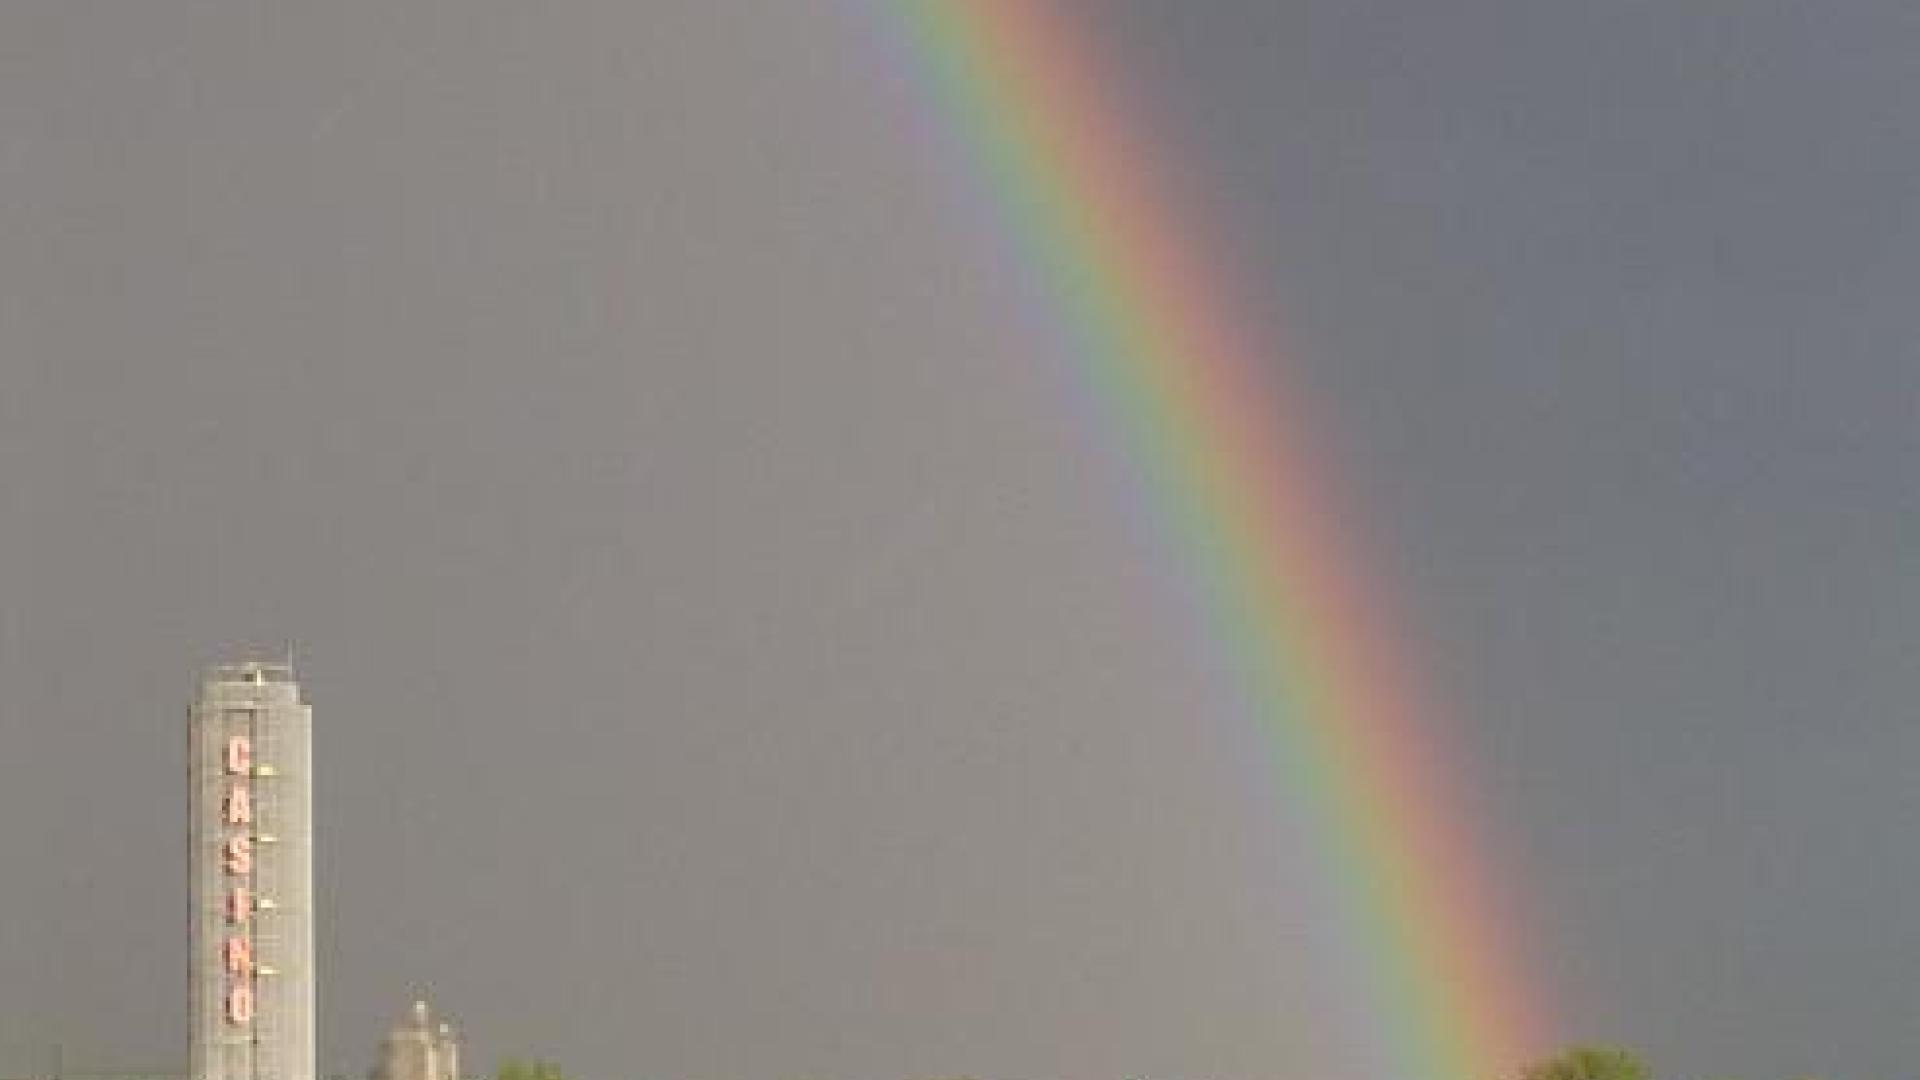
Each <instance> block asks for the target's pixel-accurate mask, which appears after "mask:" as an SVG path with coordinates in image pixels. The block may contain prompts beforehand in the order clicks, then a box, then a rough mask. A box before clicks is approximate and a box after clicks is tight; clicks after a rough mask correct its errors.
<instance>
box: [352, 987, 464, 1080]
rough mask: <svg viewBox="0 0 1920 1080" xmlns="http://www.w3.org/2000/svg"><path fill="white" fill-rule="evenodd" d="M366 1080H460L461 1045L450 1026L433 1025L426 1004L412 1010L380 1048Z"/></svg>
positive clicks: (418, 1002) (417, 1004)
mask: <svg viewBox="0 0 1920 1080" xmlns="http://www.w3.org/2000/svg"><path fill="white" fill-rule="evenodd" d="M368 1075H369V1080H460V1044H459V1043H458V1042H457V1041H455V1039H454V1034H453V1025H451V1024H448V1023H446V1022H445V1021H442V1022H441V1023H439V1024H437V1025H436V1024H435V1023H433V1018H432V1016H431V1015H429V1013H428V1011H427V1003H426V1002H424V1001H416V1002H414V1003H413V1008H411V1009H409V1010H408V1011H407V1015H406V1017H405V1018H404V1019H402V1020H401V1021H400V1022H399V1023H398V1024H395V1025H394V1026H393V1030H392V1031H389V1032H388V1033H387V1037H386V1039H384V1040H383V1041H382V1042H381V1044H380V1063H379V1064H377V1065H375V1066H374V1068H373V1072H371V1073H370V1074H368Z"/></svg>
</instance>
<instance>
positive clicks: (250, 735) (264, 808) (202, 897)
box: [187, 662, 314, 1080]
mask: <svg viewBox="0 0 1920 1080" xmlns="http://www.w3.org/2000/svg"><path fill="white" fill-rule="evenodd" d="M312 723H313V710H312V709H310V708H309V707H308V706H307V705H306V704H305V703H303V702H302V701H301V700H300V685H299V684H298V683H296V682H295V681H294V678H293V669H292V667H291V666H290V665H288V664H284V663H253V662H250V663H240V664H223V665H221V666H218V667H215V668H213V669H212V670H211V671H209V672H208V673H207V676H206V678H205V679H204V680H203V681H202V682H201V684H200V699H199V701H197V702H196V703H195V704H194V706H193V709H192V710H191V712H190V713H189V715H188V720H187V729H188V735H187V782H188V788H189V791H190V796H189V798H190V803H191V805H190V810H189V817H188V826H187V831H188V845H189V851H190V855H189V857H190V859H191V866H190V868H189V871H188V882H189V884H188V893H189V897H188V904H189V914H188V919H189V926H190V930H189V937H190V951H189V953H188V966H189V968H190V969H191V970H190V973H189V987H188V992H189V1004H188V1014H189V1037H188V1059H189V1065H188V1069H189V1072H188V1076H189V1080H314V1050H313V1036H314V1032H313V1001H314V992H313V786H312V768H311V766H312V761H313V729H312Z"/></svg>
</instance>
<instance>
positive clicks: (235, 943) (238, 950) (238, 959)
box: [220, 935, 253, 979]
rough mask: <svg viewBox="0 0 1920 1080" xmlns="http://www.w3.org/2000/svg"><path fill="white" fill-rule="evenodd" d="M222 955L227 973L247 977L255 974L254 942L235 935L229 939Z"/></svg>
mask: <svg viewBox="0 0 1920 1080" xmlns="http://www.w3.org/2000/svg"><path fill="white" fill-rule="evenodd" d="M220 955H221V956H222V957H224V958H225V962H226V965H227V974H229V975H233V976H237V977H239V978H242V979H244V978H246V977H247V976H249V975H251V974H253V942H252V941H249V940H248V939H246V938H243V937H240V936H238V935H235V936H233V937H230V938H228V939H227V943H226V946H225V948H223V949H221V951H220Z"/></svg>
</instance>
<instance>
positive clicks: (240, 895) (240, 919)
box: [227, 885, 253, 926]
mask: <svg viewBox="0 0 1920 1080" xmlns="http://www.w3.org/2000/svg"><path fill="white" fill-rule="evenodd" d="M252 917H253V891H252V890H250V889H248V888H247V887H246V886H245V885H235V886H234V887H233V888H232V889H229V890H228V891H227V922H228V923H229V924H231V925H233V926H244V925H245V924H246V922H247V920H248V919H250V918H252Z"/></svg>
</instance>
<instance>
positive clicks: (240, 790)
mask: <svg viewBox="0 0 1920 1080" xmlns="http://www.w3.org/2000/svg"><path fill="white" fill-rule="evenodd" d="M226 818H227V824H229V825H251V824H253V792H252V791H251V790H250V789H249V788H248V787H247V785H245V784H235V785H233V786H232V787H230V788H228V789H227V809H226Z"/></svg>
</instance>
